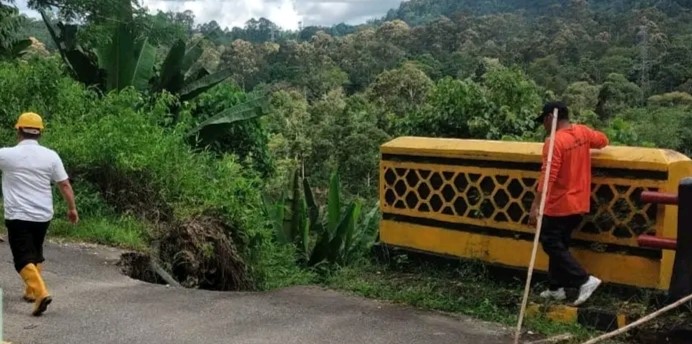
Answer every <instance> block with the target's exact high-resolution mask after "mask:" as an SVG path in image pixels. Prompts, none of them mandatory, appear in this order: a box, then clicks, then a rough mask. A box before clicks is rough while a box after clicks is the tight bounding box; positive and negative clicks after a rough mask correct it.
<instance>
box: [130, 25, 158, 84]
mask: <svg viewBox="0 0 692 344" xmlns="http://www.w3.org/2000/svg"><path fill="white" fill-rule="evenodd" d="M155 63H156V48H154V46H153V45H151V44H149V42H148V40H147V39H146V38H145V39H143V40H142V41H141V42H140V43H139V45H138V48H137V62H136V65H135V72H134V75H133V76H132V82H131V83H132V85H133V86H135V88H136V89H137V90H139V91H144V90H146V89H148V88H149V80H151V78H152V76H153V75H154V64H155Z"/></svg>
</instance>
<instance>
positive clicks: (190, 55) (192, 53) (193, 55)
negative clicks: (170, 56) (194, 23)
mask: <svg viewBox="0 0 692 344" xmlns="http://www.w3.org/2000/svg"><path fill="white" fill-rule="evenodd" d="M201 42H202V40H199V41H197V43H195V45H193V46H191V47H190V49H187V51H186V52H185V56H184V57H183V62H182V64H181V65H180V74H182V75H183V76H185V75H187V73H188V72H189V71H190V68H192V66H193V65H194V64H195V62H197V60H199V58H200V57H201V56H202V53H204V49H202V46H201V45H200V43H201ZM185 82H186V83H187V80H186V81H185Z"/></svg>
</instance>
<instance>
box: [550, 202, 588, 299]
mask: <svg viewBox="0 0 692 344" xmlns="http://www.w3.org/2000/svg"><path fill="white" fill-rule="evenodd" d="M581 220H582V216H581V215H570V216H564V217H552V216H545V215H544V216H543V223H542V225H541V237H540V241H541V245H542V246H543V251H545V253H546V254H547V255H548V257H549V259H550V260H549V263H548V280H549V288H550V290H557V289H559V288H578V287H580V286H581V285H582V284H584V283H586V281H587V280H588V279H589V274H588V273H587V272H586V271H585V270H584V268H582V267H581V265H580V264H579V262H577V260H576V259H574V257H573V256H572V254H571V253H570V252H569V245H570V242H571V240H572V232H573V231H574V229H576V228H577V226H578V225H579V224H580V223H581Z"/></svg>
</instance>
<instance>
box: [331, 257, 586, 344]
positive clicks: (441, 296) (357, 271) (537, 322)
mask: <svg viewBox="0 0 692 344" xmlns="http://www.w3.org/2000/svg"><path fill="white" fill-rule="evenodd" d="M406 260H407V258H406V256H398V257H396V258H395V260H394V261H392V262H374V263H371V264H364V265H361V266H358V267H352V268H344V269H341V270H339V271H338V272H336V273H334V274H333V275H331V276H330V277H329V278H328V279H327V280H326V281H325V283H324V284H325V286H327V287H330V288H334V289H340V290H344V291H348V292H351V293H353V294H356V295H359V296H363V297H367V298H374V299H380V300H387V301H390V302H394V303H401V304H407V305H411V306H413V307H416V308H420V309H424V310H432V311H442V312H446V313H452V314H459V315H465V316H470V317H473V318H476V319H480V320H483V321H489V322H495V323H499V324H502V325H505V326H508V327H510V328H514V327H515V326H516V322H517V316H518V314H519V306H518V305H520V303H521V296H522V291H523V289H522V286H523V285H521V283H518V282H503V281H499V282H498V281H495V280H493V279H492V278H489V276H488V275H487V271H485V270H484V267H483V266H482V265H480V264H477V263H469V264H468V265H465V266H463V265H462V266H457V267H453V266H451V265H450V266H447V267H443V268H440V266H439V265H437V264H433V263H419V262H408V261H406ZM524 329H527V330H529V331H532V332H533V333H535V334H540V335H544V336H551V335H558V334H564V333H571V334H572V335H574V336H575V340H577V341H576V342H579V341H583V340H584V339H588V338H590V337H591V336H593V335H595V334H596V332H595V331H591V330H589V329H586V328H584V327H582V326H580V325H578V324H574V325H565V324H559V323H555V322H553V321H551V320H549V319H544V318H528V317H527V318H525V321H524Z"/></svg>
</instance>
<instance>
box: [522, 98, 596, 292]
mask: <svg viewBox="0 0 692 344" xmlns="http://www.w3.org/2000/svg"><path fill="white" fill-rule="evenodd" d="M556 108H557V109H558V122H557V128H556V131H555V146H554V148H553V158H552V163H551V167H550V168H551V170H550V175H549V176H546V175H545V174H546V167H547V163H548V161H547V160H548V150H549V145H550V137H548V138H546V140H545V143H544V145H543V166H542V168H541V176H540V179H539V180H538V186H537V190H536V191H537V197H536V199H535V200H534V202H533V205H532V207H531V214H530V217H529V224H532V225H535V223H536V218H537V216H538V207H539V204H540V202H541V197H542V191H543V185H544V180H545V178H548V187H547V188H548V192H547V193H546V202H545V210H544V212H543V222H542V226H541V236H540V241H541V245H542V246H543V250H544V251H545V253H546V254H547V255H548V257H549V264H548V279H549V288H548V290H546V291H544V292H543V293H541V297H544V298H555V299H558V300H564V299H565V298H566V295H565V289H564V288H578V289H579V297H578V298H577V300H576V301H575V302H574V305H576V306H578V305H581V304H583V303H584V302H585V301H586V300H587V299H588V298H589V297H591V294H593V292H594V291H595V290H596V289H597V288H598V286H599V285H600V284H601V280H599V279H598V278H596V277H594V276H591V275H589V274H588V273H587V272H586V271H585V270H584V269H583V268H582V267H581V265H579V263H578V262H577V261H576V259H574V257H573V256H572V254H570V251H569V244H570V240H571V236H572V231H574V229H576V228H577V226H579V224H580V223H581V221H582V218H583V216H584V215H585V214H587V213H589V210H590V208H591V204H590V203H591V149H601V148H604V147H606V146H607V145H608V143H609V142H608V138H607V137H606V135H605V134H603V133H602V132H599V131H596V130H593V129H591V128H589V127H587V126H585V125H581V124H573V123H570V120H569V110H568V108H567V106H565V104H563V103H561V102H550V103H547V104H545V106H544V107H543V112H542V113H541V115H540V116H539V117H538V118H537V119H536V121H537V122H542V123H543V127H544V128H545V130H546V131H547V132H548V133H550V130H551V127H552V121H553V111H554V109H556Z"/></svg>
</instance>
